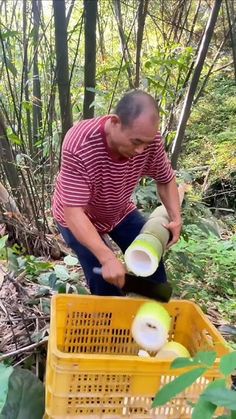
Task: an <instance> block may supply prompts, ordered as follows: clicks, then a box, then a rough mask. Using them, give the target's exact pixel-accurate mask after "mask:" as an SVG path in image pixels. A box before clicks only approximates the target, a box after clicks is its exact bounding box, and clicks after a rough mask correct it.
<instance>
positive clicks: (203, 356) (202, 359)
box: [171, 351, 216, 368]
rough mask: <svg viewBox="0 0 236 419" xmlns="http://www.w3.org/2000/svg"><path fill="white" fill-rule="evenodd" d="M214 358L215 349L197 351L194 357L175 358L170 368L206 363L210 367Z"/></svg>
mask: <svg viewBox="0 0 236 419" xmlns="http://www.w3.org/2000/svg"><path fill="white" fill-rule="evenodd" d="M215 359H216V352H215V351H208V352H198V353H197V354H196V356H195V357H194V358H181V357H180V358H176V359H174V361H173V362H172V364H171V368H185V367H195V366H197V365H206V366H207V367H211V366H212V365H213V364H214V362H215Z"/></svg>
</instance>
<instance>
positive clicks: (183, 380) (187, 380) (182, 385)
mask: <svg viewBox="0 0 236 419" xmlns="http://www.w3.org/2000/svg"><path fill="white" fill-rule="evenodd" d="M205 371H206V368H195V369H194V370H191V371H188V372H186V373H184V374H182V375H180V376H179V377H177V378H175V380H173V381H171V382H170V383H168V384H166V385H165V386H164V387H163V388H162V389H161V390H160V391H158V393H157V394H156V396H155V398H154V400H153V403H152V408H154V407H157V406H163V405H164V404H166V403H167V402H168V401H169V400H171V399H172V398H173V397H175V396H176V395H177V394H179V393H181V392H182V391H184V390H185V389H186V388H188V387H189V386H190V385H191V384H193V383H194V382H195V381H196V380H197V379H198V378H199V377H201V375H203V374H204V372H205Z"/></svg>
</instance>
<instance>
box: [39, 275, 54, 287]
mask: <svg viewBox="0 0 236 419" xmlns="http://www.w3.org/2000/svg"><path fill="white" fill-rule="evenodd" d="M51 275H52V273H51V272H44V273H41V274H40V275H39V276H38V279H37V281H38V283H39V284H40V285H49V278H50V276H51Z"/></svg>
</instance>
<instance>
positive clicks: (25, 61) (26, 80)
mask: <svg viewBox="0 0 236 419" xmlns="http://www.w3.org/2000/svg"><path fill="white" fill-rule="evenodd" d="M28 44H29V38H28V36H27V3H26V0H23V48H24V59H23V69H22V72H23V74H22V83H23V86H22V88H23V89H24V94H25V101H26V103H29V102H30V99H29V78H28V72H29V69H28V67H29V65H28ZM22 93H23V92H22ZM22 99H23V97H22ZM22 99H21V100H20V117H19V121H22ZM26 120H27V132H28V140H29V151H30V155H31V156H33V142H32V121H31V115H30V110H29V109H28V108H26ZM21 123H22V122H21ZM21 123H20V127H21ZM21 128H22V127H21Z"/></svg>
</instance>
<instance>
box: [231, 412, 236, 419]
mask: <svg viewBox="0 0 236 419" xmlns="http://www.w3.org/2000/svg"><path fill="white" fill-rule="evenodd" d="M230 419H236V410H232V411H231V416H230Z"/></svg>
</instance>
